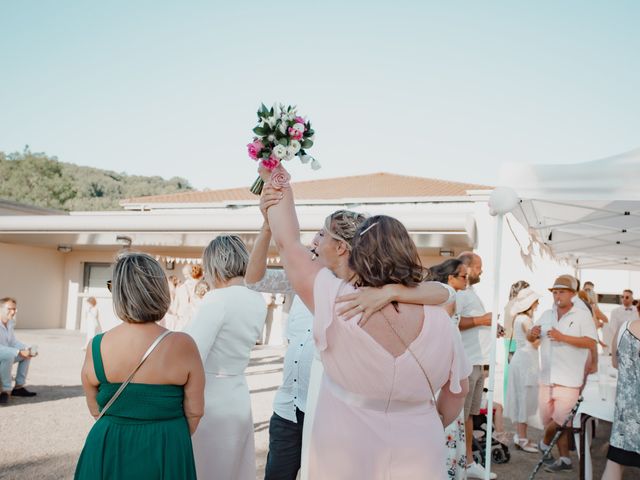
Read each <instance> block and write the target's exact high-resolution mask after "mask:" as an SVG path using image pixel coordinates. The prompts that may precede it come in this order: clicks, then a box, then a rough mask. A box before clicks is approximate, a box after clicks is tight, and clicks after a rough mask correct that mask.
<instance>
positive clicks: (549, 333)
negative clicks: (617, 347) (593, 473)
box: [527, 275, 598, 472]
mask: <svg viewBox="0 0 640 480" xmlns="http://www.w3.org/2000/svg"><path fill="white" fill-rule="evenodd" d="M577 289H578V280H576V279H575V278H574V277H572V276H571V275H561V276H559V277H558V278H556V280H555V282H554V283H553V286H552V287H551V288H550V289H549V290H550V291H551V293H553V308H552V309H551V310H547V311H546V312H544V313H543V314H542V316H541V317H540V318H539V319H538V320H537V321H536V323H535V325H534V326H533V328H532V329H531V330H530V331H529V333H528V335H527V338H528V339H529V341H532V342H533V341H535V340H537V339H540V340H541V343H540V349H539V351H540V391H539V402H538V405H539V409H540V418H541V420H542V424H543V425H544V427H545V431H544V438H543V440H541V441H540V444H539V448H540V450H541V451H542V452H544V451H546V450H547V449H548V445H549V443H550V442H551V439H552V438H553V436H554V435H555V434H556V432H557V431H558V429H560V428H561V425H562V424H563V423H564V421H565V419H566V418H567V417H568V416H569V413H570V412H571V409H572V408H573V406H574V405H575V404H576V403H577V401H578V397H579V396H580V390H581V388H582V385H583V384H584V379H585V367H586V363H587V360H588V358H589V350H590V349H594V348H595V347H596V342H597V339H598V334H597V332H596V327H595V324H594V323H593V318H592V316H591V314H590V312H589V311H588V310H587V309H586V308H584V307H583V304H582V301H581V300H580V299H579V298H578V297H577V296H576V293H577ZM574 302H575V305H574ZM569 435H570V432H569V430H564V431H563V432H562V434H561V435H560V437H559V439H558V450H559V452H560V458H559V459H558V460H555V459H553V457H551V456H549V457H547V459H545V463H546V464H547V466H546V467H545V470H547V471H549V472H561V471H570V470H572V465H571V458H570V457H569Z"/></svg>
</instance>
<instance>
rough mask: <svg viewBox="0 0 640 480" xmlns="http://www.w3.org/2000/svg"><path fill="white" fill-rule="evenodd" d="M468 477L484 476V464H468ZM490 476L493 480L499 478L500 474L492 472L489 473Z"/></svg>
mask: <svg viewBox="0 0 640 480" xmlns="http://www.w3.org/2000/svg"><path fill="white" fill-rule="evenodd" d="M466 470H467V478H481V479H482V478H484V472H485V470H484V467H483V466H482V465H480V464H479V463H476V462H473V463H472V464H471V465H467V468H466ZM489 478H490V479H491V480H493V479H495V478H498V475H496V474H495V473H493V472H491V473H490V474H489Z"/></svg>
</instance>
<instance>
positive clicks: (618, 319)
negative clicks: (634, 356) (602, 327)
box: [609, 305, 640, 338]
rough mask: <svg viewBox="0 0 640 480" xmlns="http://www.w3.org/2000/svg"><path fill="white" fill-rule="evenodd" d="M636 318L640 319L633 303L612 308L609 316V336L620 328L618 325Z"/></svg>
mask: <svg viewBox="0 0 640 480" xmlns="http://www.w3.org/2000/svg"><path fill="white" fill-rule="evenodd" d="M638 319H640V316H639V315H638V309H637V308H636V307H635V306H634V305H631V306H630V307H625V306H624V305H621V306H620V307H617V308H614V309H613V310H612V311H611V315H610V317H609V330H610V332H611V337H612V338H613V336H614V335H615V334H616V332H617V331H618V328H620V325H622V324H623V323H624V322H626V321H633V320H638Z"/></svg>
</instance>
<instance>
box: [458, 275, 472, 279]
mask: <svg viewBox="0 0 640 480" xmlns="http://www.w3.org/2000/svg"><path fill="white" fill-rule="evenodd" d="M468 276H469V275H468V274H467V275H456V277H457V278H464V279H466V278H467V277H468Z"/></svg>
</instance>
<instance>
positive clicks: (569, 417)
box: [529, 395, 584, 480]
mask: <svg viewBox="0 0 640 480" xmlns="http://www.w3.org/2000/svg"><path fill="white" fill-rule="evenodd" d="M582 400H584V399H583V397H582V395H580V396H579V397H578V401H577V402H576V404H575V405H574V406H573V408H572V409H571V411H570V412H569V415H567V418H565V419H564V422H562V425H561V426H560V428H559V429H558V430H557V431H556V433H555V435H554V436H553V438H552V439H551V442H550V443H549V446H548V447H547V449H546V450H545V451H544V452H543V453H542V458H541V459H540V461H539V462H538V463H537V464H536V466H535V468H534V469H533V472H531V475H530V476H529V480H533V477H535V476H536V474H537V473H538V470H540V467H542V464H543V463H544V461H545V460H546V459H547V458H549V455H550V454H551V449H552V448H553V446H554V445H555V444H556V442H557V441H558V439H559V438H560V435H562V433H563V432H564V429H565V428H566V426H567V424H568V423H569V422H573V417H575V416H576V413H577V412H578V408H580V404H581V403H582Z"/></svg>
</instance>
